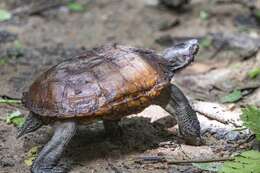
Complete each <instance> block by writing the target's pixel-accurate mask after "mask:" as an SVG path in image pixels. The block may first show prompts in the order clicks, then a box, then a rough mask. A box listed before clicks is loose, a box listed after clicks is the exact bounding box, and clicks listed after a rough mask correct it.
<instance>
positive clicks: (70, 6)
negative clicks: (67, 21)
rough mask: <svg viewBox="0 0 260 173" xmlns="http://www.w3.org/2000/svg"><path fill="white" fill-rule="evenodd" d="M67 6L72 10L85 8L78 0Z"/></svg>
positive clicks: (79, 10) (76, 10)
mask: <svg viewBox="0 0 260 173" xmlns="http://www.w3.org/2000/svg"><path fill="white" fill-rule="evenodd" d="M67 7H68V9H69V10H70V11H74V12H82V11H84V9H85V8H84V7H83V6H82V5H81V4H79V3H77V2H71V3H69V4H68V5H67Z"/></svg>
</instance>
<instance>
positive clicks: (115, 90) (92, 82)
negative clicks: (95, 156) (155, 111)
mask: <svg viewBox="0 0 260 173" xmlns="http://www.w3.org/2000/svg"><path fill="white" fill-rule="evenodd" d="M198 50H199V43H198V41H197V40H196V39H190V40H186V41H183V42H180V43H178V44H175V45H173V46H171V47H169V48H166V49H165V50H164V51H162V52H161V53H156V51H155V50H151V49H143V48H137V47H131V46H126V45H120V44H105V45H103V46H99V47H96V48H92V49H88V50H85V52H83V53H81V54H80V55H79V56H76V57H73V58H70V59H67V60H64V61H62V62H60V63H58V64H57V65H55V66H53V67H51V68H50V69H48V70H47V71H45V72H44V73H42V74H41V75H39V77H38V78H36V80H35V81H34V82H33V83H32V84H31V86H30V87H29V89H28V91H26V92H24V93H23V97H22V103H23V105H24V106H25V107H26V108H27V109H28V110H29V111H30V113H29V114H28V116H27V117H26V119H25V122H24V124H23V125H22V127H21V128H20V129H19V130H18V135H17V138H19V137H21V136H23V135H25V134H27V133H30V132H33V131H36V130H37V129H39V128H40V127H41V126H43V125H53V127H55V128H54V129H55V130H54V134H53V136H52V138H51V139H50V141H49V142H48V143H47V144H46V145H45V146H44V147H43V149H42V150H41V151H40V153H39V155H38V157H37V158H36V159H35V160H34V162H33V165H32V167H31V172H33V173H58V172H59V173H60V172H66V171H65V170H64V169H63V168H62V167H61V166H59V159H60V158H61V156H62V152H63V151H64V149H65V147H66V146H67V145H68V143H69V142H70V141H71V139H72V137H73V136H74V134H75V133H76V129H77V127H78V125H80V124H89V123H91V122H94V121H95V120H102V121H103V125H104V129H105V131H106V132H107V133H108V134H111V136H113V135H115V134H118V133H119V132H120V126H119V124H118V123H119V121H120V119H121V118H123V117H125V116H128V115H131V114H136V113H139V112H141V111H142V110H143V109H145V108H146V107H148V106H149V105H152V104H155V105H159V106H161V107H162V108H164V109H165V110H166V111H167V112H169V114H170V115H172V116H175V117H176V120H177V124H178V127H179V135H180V136H182V138H183V139H184V141H185V142H186V143H187V144H190V145H201V134H200V123H199V121H198V118H197V115H196V112H195V111H194V110H193V108H192V106H191V104H190V103H189V101H188V99H187V98H186V96H185V95H184V94H183V92H182V91H181V90H180V89H179V88H178V87H177V86H176V85H175V84H173V83H171V79H172V77H173V76H174V74H175V73H176V72H177V71H180V70H182V69H184V68H185V67H186V66H187V65H189V64H191V62H193V61H194V58H195V55H196V54H197V52H198Z"/></svg>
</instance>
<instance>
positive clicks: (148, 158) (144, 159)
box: [135, 156, 234, 164]
mask: <svg viewBox="0 0 260 173" xmlns="http://www.w3.org/2000/svg"><path fill="white" fill-rule="evenodd" d="M137 159H139V160H136V161H135V162H137V163H147V162H152V163H157V162H165V163H167V164H188V163H210V162H222V161H232V160H234V158H230V157H228V158H217V159H204V160H200V159H191V160H174V159H169V158H165V157H159V156H144V157H138V158H137Z"/></svg>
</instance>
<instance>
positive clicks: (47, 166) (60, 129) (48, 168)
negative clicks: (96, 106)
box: [31, 121, 77, 173]
mask: <svg viewBox="0 0 260 173" xmlns="http://www.w3.org/2000/svg"><path fill="white" fill-rule="evenodd" d="M55 126H56V128H55V132H54V134H53V136H52V138H51V140H50V141H49V142H48V143H47V144H46V145H45V146H44V148H43V149H42V150H41V152H40V154H39V156H38V157H37V158H36V160H35V161H34V162H33V165H32V168H31V171H32V173H66V172H67V169H66V168H65V167H60V166H58V161H59V160H60V157H61V155H62V153H63V151H64V149H65V147H66V146H67V145H68V143H69V142H70V140H71V138H72V137H73V136H74V135H75V133H76V126H77V125H76V122H75V121H63V122H56V124H55Z"/></svg>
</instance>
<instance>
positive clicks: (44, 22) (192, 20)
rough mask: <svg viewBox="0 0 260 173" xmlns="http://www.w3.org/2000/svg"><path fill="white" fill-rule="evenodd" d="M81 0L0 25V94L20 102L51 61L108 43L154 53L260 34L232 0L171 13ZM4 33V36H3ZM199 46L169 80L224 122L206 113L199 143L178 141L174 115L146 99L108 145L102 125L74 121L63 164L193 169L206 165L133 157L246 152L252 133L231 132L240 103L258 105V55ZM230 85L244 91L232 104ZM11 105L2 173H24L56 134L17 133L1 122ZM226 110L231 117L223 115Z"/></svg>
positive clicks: (135, 1)
mask: <svg viewBox="0 0 260 173" xmlns="http://www.w3.org/2000/svg"><path fill="white" fill-rule="evenodd" d="M31 2H32V1H30V0H26V1H14V0H10V1H9V0H3V1H1V2H0V8H5V9H9V10H10V11H12V10H13V9H17V8H18V7H20V6H27V5H29V4H30V3H31ZM79 2H80V3H81V4H83V5H84V6H85V10H84V11H81V12H72V11H70V10H69V9H68V8H67V6H66V5H64V6H60V7H57V8H51V9H46V10H43V11H41V12H40V14H39V13H37V14H31V15H26V14H24V15H16V16H14V17H13V18H12V19H11V20H9V21H5V22H0V41H1V42H0V58H1V59H0V96H3V95H8V96H10V97H13V98H20V97H21V96H22V92H23V91H25V90H26V89H28V86H29V85H30V84H31V83H32V82H33V80H34V79H36V78H37V77H38V76H39V74H40V73H42V72H44V71H45V70H46V69H48V68H49V67H51V66H53V65H55V64H57V63H58V62H61V61H62V60H64V59H67V58H70V57H73V56H75V55H77V54H80V53H81V52H84V50H85V49H87V48H92V47H95V46H98V45H102V44H105V43H110V42H113V43H115V42H116V43H120V44H126V45H132V46H137V47H143V48H151V49H155V50H157V51H158V52H160V51H162V50H163V49H164V48H165V47H167V46H170V45H172V44H173V43H174V42H175V41H176V40H177V41H178V40H181V39H183V38H184V39H185V38H201V37H205V36H206V35H208V34H209V33H225V34H230V35H232V34H234V33H243V34H247V35H249V36H250V37H252V38H257V37H258V35H259V29H260V26H258V25H257V23H255V22H254V21H251V22H247V23H245V24H244V23H243V22H238V20H239V21H240V20H242V19H244V18H246V17H249V11H248V9H247V8H245V7H243V6H241V5H239V4H214V3H210V1H204V0H193V1H192V3H191V4H189V5H188V6H187V7H186V9H185V10H183V11H181V12H176V11H174V10H173V9H168V8H165V7H164V6H162V5H152V2H155V1H152V0H151V1H149V0H131V1H126V0H123V1H121V0H99V1H90V0H89V1H83V0H82V1H79ZM176 21H177V24H176V26H175V25H174V23H175V22H176ZM241 23H242V24H241ZM3 32H6V33H8V34H2V35H1V33H3ZM201 42H202V41H201ZM203 42H204V43H203V44H204V45H202V47H201V50H200V53H199V55H198V56H197V59H196V60H195V62H194V63H193V64H192V65H191V66H189V67H188V68H186V69H185V70H183V71H182V72H180V73H178V74H176V75H175V77H174V79H173V81H172V82H174V83H176V84H177V85H178V86H180V87H181V88H182V90H183V91H184V93H185V94H186V95H187V96H188V98H189V99H190V101H191V102H192V103H193V105H194V107H195V108H196V109H197V110H201V111H199V112H203V111H202V109H203V110H204V108H205V111H204V114H207V113H208V112H209V113H211V112H210V110H207V109H210V108H212V107H214V108H215V107H216V105H217V106H220V107H221V109H223V110H222V111H223V112H224V113H225V114H224V113H223V117H224V115H227V117H224V119H225V118H226V119H225V120H224V121H225V122H224V123H223V121H220V120H219V121H216V120H210V119H208V118H207V117H205V116H204V115H203V113H202V114H200V115H199V119H200V121H201V124H202V132H203V133H202V134H203V136H202V137H203V139H204V140H205V144H204V145H203V146H197V147H195V146H189V145H184V144H183V143H181V142H179V140H178V137H177V135H176V131H175V128H174V126H175V124H176V123H175V121H174V119H172V118H171V117H169V115H168V114H167V113H166V112H165V111H164V110H162V109H161V108H160V107H158V106H154V105H153V106H150V107H149V108H147V109H145V110H144V112H142V113H140V114H138V115H131V116H129V117H126V118H124V119H123V120H122V122H121V126H122V129H123V134H124V135H123V139H122V140H121V141H120V142H118V141H116V142H115V141H114V142H113V141H112V142H111V140H109V139H108V138H107V137H106V136H105V134H104V130H103V126H102V124H101V123H100V122H97V123H94V124H92V125H89V126H82V127H80V129H79V133H77V135H76V136H75V137H74V138H73V141H72V142H71V143H70V144H69V147H68V149H67V150H66V152H65V154H64V157H63V158H62V160H61V162H63V163H64V162H68V164H69V165H70V167H71V172H72V173H102V172H104V173H137V172H138V173H149V172H153V173H165V172H167V173H173V172H174V173H175V172H176V173H178V172H198V173H199V172H209V171H202V170H200V169H199V168H196V167H194V166H193V165H192V164H181V165H176V164H168V163H167V162H162V163H150V162H149V163H142V162H141V163H140V162H136V158H137V157H141V156H165V157H170V158H174V159H176V160H187V159H188V160H189V159H212V158H223V157H225V158H226V157H229V156H231V155H234V154H235V153H238V152H240V151H243V150H246V149H249V148H251V147H252V146H251V143H250V142H248V143H247V142H246V143H245V142H241V141H244V140H245V139H246V138H247V137H248V136H249V133H248V131H246V132H234V131H232V129H235V128H237V127H240V126H241V122H240V119H239V114H240V113H241V111H240V108H241V107H243V106H245V105H247V104H253V105H258V106H260V88H258V87H260V79H259V77H258V78H256V79H251V78H250V77H248V72H249V71H250V70H251V69H253V68H255V67H259V66H260V54H259V53H257V51H256V52H255V53H254V54H253V55H252V56H250V57H248V56H245V53H244V52H243V50H242V49H238V50H232V49H231V50H229V49H225V47H224V49H216V48H214V47H211V45H210V44H211V43H205V42H206V41H205V39H204V41H203ZM246 54H247V53H246ZM236 89H241V91H242V90H243V91H246V92H247V94H244V95H243V97H242V99H240V100H239V101H238V102H236V103H229V104H223V103H222V102H221V98H222V97H223V96H225V95H227V94H228V93H230V92H231V91H234V90H236ZM17 110H19V111H20V112H21V113H22V114H23V115H27V114H28V111H27V110H26V109H25V108H24V107H22V106H21V105H19V104H18V105H14V104H0V173H14V172H17V173H25V172H29V169H30V168H29V166H28V165H26V164H25V163H24V160H25V159H26V153H27V152H28V151H29V150H30V149H31V148H33V147H35V146H39V147H43V146H44V144H45V143H46V142H47V141H48V140H49V139H50V137H51V135H52V133H53V131H52V128H51V127H43V128H41V129H39V130H38V131H36V132H34V133H32V134H29V135H26V137H23V138H21V139H16V134H17V128H16V127H15V126H13V125H12V124H7V123H6V121H5V119H6V117H7V116H8V115H9V114H10V113H12V112H14V111H17ZM207 111H208V112H207ZM213 114H214V113H213ZM231 114H232V116H233V117H231V118H230V119H231V121H232V123H230V121H229V120H230V119H229V117H228V115H231ZM220 116H221V115H220ZM223 117H222V118H223ZM213 119H214V117H213ZM220 119H221V118H220Z"/></svg>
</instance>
